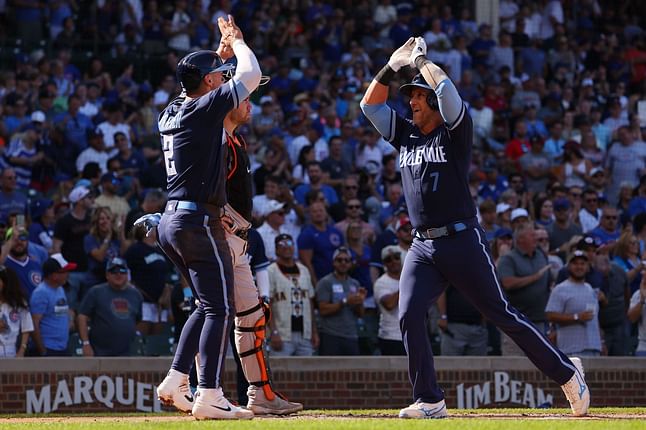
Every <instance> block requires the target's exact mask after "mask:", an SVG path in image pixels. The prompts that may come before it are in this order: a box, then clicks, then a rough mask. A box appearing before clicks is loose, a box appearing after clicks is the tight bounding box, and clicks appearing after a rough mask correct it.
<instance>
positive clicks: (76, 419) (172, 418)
mask: <svg viewBox="0 0 646 430" xmlns="http://www.w3.org/2000/svg"><path fill="white" fill-rule="evenodd" d="M370 418H373V419H375V418H377V419H384V418H392V419H396V418H397V416H396V415H394V414H392V413H391V412H384V413H373V414H353V413H350V412H348V413H347V414H343V413H338V412H337V413H335V414H329V415H326V414H323V413H320V412H318V411H317V412H311V413H308V412H301V413H299V414H297V415H292V416H289V417H275V416H270V417H256V418H254V419H255V420H259V419H260V420H276V419H282V420H302V419H308V420H311V419H319V420H325V419H370ZM449 418H462V419H504V420H514V419H532V420H556V419H568V418H572V417H571V415H569V414H557V413H555V414H545V413H541V414H526V413H519V414H514V413H509V412H505V413H500V414H498V413H482V414H478V413H469V414H454V415H450V416H449ZM579 419H583V420H646V414H590V415H588V416H587V417H583V418H577V420H579ZM107 421H110V422H130V423H138V422H159V423H167V422H182V421H193V418H192V417H191V416H190V415H171V414H161V415H141V416H137V415H126V416H119V415H116V414H115V415H110V416H106V415H101V416H87V415H82V416H74V415H67V416H64V415H61V416H47V417H43V416H39V417H16V418H0V426H1V425H2V424H3V423H44V422H53V423H92V422H107Z"/></svg>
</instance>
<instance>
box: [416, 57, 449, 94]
mask: <svg viewBox="0 0 646 430" xmlns="http://www.w3.org/2000/svg"><path fill="white" fill-rule="evenodd" d="M415 65H416V66H417V69H418V70H419V72H420V73H421V74H422V76H423V77H424V79H425V80H426V82H428V83H429V85H430V86H431V87H433V89H437V86H438V85H440V82H442V81H443V80H445V79H449V75H447V74H446V72H445V71H444V70H442V69H441V68H440V67H439V66H438V65H437V64H435V63H434V62H432V61H431V60H429V59H428V58H426V57H425V56H423V55H420V56H419V57H417V58H416V59H415Z"/></svg>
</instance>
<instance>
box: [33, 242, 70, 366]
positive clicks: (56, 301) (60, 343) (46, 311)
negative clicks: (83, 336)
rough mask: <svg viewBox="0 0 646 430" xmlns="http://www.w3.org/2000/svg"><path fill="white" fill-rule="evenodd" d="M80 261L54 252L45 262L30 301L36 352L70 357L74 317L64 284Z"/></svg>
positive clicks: (49, 355) (44, 354) (43, 354)
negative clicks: (68, 259) (69, 339)
mask: <svg viewBox="0 0 646 430" xmlns="http://www.w3.org/2000/svg"><path fill="white" fill-rule="evenodd" d="M75 268H76V264H74V263H71V262H68V261H67V260H65V258H63V255H61V254H60V253H57V254H52V256H51V257H50V258H48V259H47V260H46V261H45V263H44V264H43V267H42V270H43V277H44V280H43V282H42V283H41V284H40V285H39V286H38V288H36V289H35V290H34V292H33V294H32V295H31V299H30V300H29V308H30V310H31V318H32V320H33V321H34V333H33V335H32V336H33V339H34V344H35V351H34V352H35V354H37V355H41V356H48V357H56V356H66V355H69V353H68V352H67V342H68V338H69V330H70V328H71V327H72V325H73V317H72V315H71V314H70V308H69V306H68V304H67V298H66V296H65V291H64V290H63V285H65V283H66V282H67V277H68V274H69V272H70V271H71V270H74V269H75Z"/></svg>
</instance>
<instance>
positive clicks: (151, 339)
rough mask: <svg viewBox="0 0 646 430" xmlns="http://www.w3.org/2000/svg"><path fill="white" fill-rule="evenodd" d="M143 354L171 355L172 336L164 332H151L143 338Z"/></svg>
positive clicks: (151, 355) (155, 355)
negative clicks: (151, 333)
mask: <svg viewBox="0 0 646 430" xmlns="http://www.w3.org/2000/svg"><path fill="white" fill-rule="evenodd" d="M143 346H144V354H143V355H145V356H149V357H159V356H168V355H173V351H172V347H173V337H172V336H168V335H166V334H153V335H150V336H146V337H145V338H144V345H143Z"/></svg>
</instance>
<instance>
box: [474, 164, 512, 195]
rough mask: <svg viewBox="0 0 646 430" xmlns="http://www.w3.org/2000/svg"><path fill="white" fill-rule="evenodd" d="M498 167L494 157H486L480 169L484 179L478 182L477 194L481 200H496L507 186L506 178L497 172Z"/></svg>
mask: <svg viewBox="0 0 646 430" xmlns="http://www.w3.org/2000/svg"><path fill="white" fill-rule="evenodd" d="M498 170H499V167H498V165H497V163H496V160H494V159H488V160H486V161H485V162H484V166H483V167H482V171H483V172H484V173H485V180H484V181H482V182H481V183H480V187H479V188H478V196H480V198H481V199H482V200H487V199H491V200H493V201H494V202H497V201H498V199H499V198H500V194H502V193H503V192H504V191H505V190H506V189H507V188H508V187H509V184H508V183H507V179H506V178H505V177H504V176H503V175H499V174H498Z"/></svg>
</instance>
